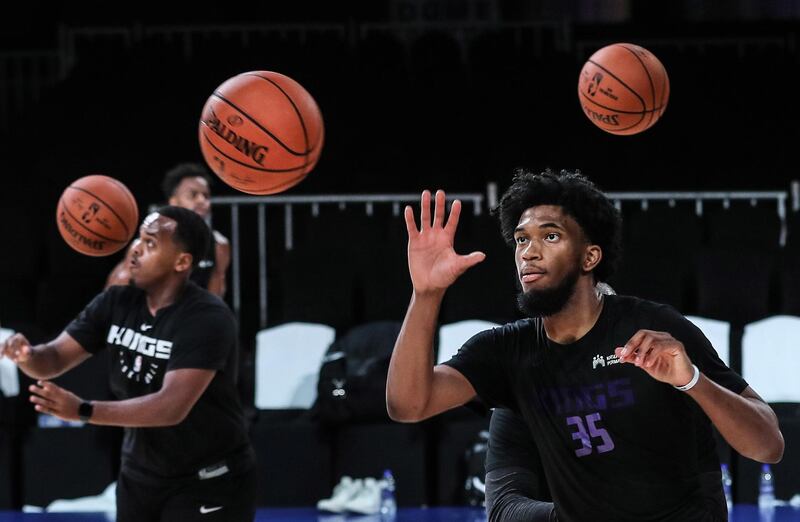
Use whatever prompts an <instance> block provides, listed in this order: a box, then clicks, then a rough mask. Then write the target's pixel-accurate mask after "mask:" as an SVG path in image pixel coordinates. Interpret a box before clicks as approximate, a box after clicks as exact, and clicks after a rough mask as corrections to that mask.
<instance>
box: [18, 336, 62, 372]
mask: <svg viewBox="0 0 800 522" xmlns="http://www.w3.org/2000/svg"><path fill="white" fill-rule="evenodd" d="M17 367H18V368H19V369H20V370H21V371H22V373H24V374H25V375H27V376H28V377H32V378H34V379H53V378H55V377H58V376H59V375H61V374H62V373H64V372H65V371H67V370H68V369H69V368H68V364H67V362H66V361H63V360H62V359H61V357H60V356H59V354H58V351H57V350H56V349H55V348H54V347H53V346H52V344H51V343H47V344H39V345H36V346H33V347H31V354H30V358H29V359H28V360H27V361H25V362H18V363H17Z"/></svg>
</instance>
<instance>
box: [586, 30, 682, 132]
mask: <svg viewBox="0 0 800 522" xmlns="http://www.w3.org/2000/svg"><path fill="white" fill-rule="evenodd" d="M578 98H579V99H580V102H581V107H583V111H584V112H585V113H586V116H587V117H588V118H589V119H590V120H591V121H592V123H594V124H595V125H597V126H598V127H600V128H601V129H603V130H604V131H606V132H610V133H612V134H636V133H638V132H642V131H643V130H646V129H649V128H650V127H651V126H652V125H653V124H654V123H655V122H657V121H658V119H659V118H660V117H661V115H662V114H664V109H666V108H667V101H668V100H669V78H668V77H667V71H666V69H664V66H663V65H662V64H661V62H660V61H659V60H658V58H656V57H655V56H654V55H653V54H652V53H651V52H650V51H648V50H647V49H645V48H643V47H639V46H638V45H633V44H628V43H617V44H612V45H609V46H607V47H603V48H602V49H600V50H599V51H597V52H596V53H594V54H593V55H592V56H591V57H590V58H589V60H588V61H587V62H586V63H585V64H584V65H583V69H581V74H580V76H579V77H578Z"/></svg>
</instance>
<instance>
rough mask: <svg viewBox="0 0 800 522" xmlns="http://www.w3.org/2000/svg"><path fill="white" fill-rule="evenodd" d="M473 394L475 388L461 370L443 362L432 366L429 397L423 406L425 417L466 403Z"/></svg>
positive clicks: (473, 396)
mask: <svg viewBox="0 0 800 522" xmlns="http://www.w3.org/2000/svg"><path fill="white" fill-rule="evenodd" d="M475 395H476V393H475V388H473V387H472V384H471V383H470V382H469V380H467V378H466V377H464V375H463V374H462V373H461V372H459V371H458V370H456V369H455V368H451V367H450V366H446V365H443V364H439V365H437V366H434V367H433V383H432V385H431V398H430V400H429V401H428V405H427V407H426V408H425V418H428V417H433V416H434V415H438V414H439V413H442V412H444V411H447V410H450V409H453V408H456V407H458V406H461V405H463V404H466V403H468V402H469V401H471V400H472V399H474V398H475Z"/></svg>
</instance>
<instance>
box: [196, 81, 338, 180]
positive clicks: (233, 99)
mask: <svg viewBox="0 0 800 522" xmlns="http://www.w3.org/2000/svg"><path fill="white" fill-rule="evenodd" d="M324 133H325V131H324V128H323V123H322V114H321V113H320V111H319V107H317V103H316V102H315V101H314V98H312V97H311V95H310V94H309V93H308V92H307V91H306V90H305V89H304V88H303V86H301V85H300V84H299V83H297V82H296V81H294V80H292V79H291V78H289V77H288V76H284V75H282V74H278V73H276V72H270V71H253V72H247V73H242V74H239V75H238V76H234V77H233V78H231V79H229V80H227V81H226V82H224V83H223V84H222V85H220V86H219V87H217V89H216V90H215V91H214V94H212V95H211V97H210V98H209V99H208V101H207V102H206V104H205V106H204V107H203V113H202V116H201V118H200V149H201V150H202V152H203V157H204V158H205V160H206V163H208V166H209V167H210V168H211V170H213V171H214V172H215V173H216V174H217V176H219V177H220V178H222V180H223V181H224V182H225V183H227V184H228V185H230V186H231V187H233V188H235V189H237V190H241V191H242V192H247V193H248V194H274V193H276V192H282V191H284V190H286V189H288V188H290V187H293V186H294V185H297V184H298V183H300V182H301V181H302V180H303V179H304V178H305V177H306V176H307V175H308V173H309V172H311V169H313V168H314V165H316V164H317V160H319V155H320V152H321V151H322V143H323V139H324Z"/></svg>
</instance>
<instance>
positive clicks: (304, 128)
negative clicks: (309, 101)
mask: <svg viewBox="0 0 800 522" xmlns="http://www.w3.org/2000/svg"><path fill="white" fill-rule="evenodd" d="M245 76H253V77H255V78H261V79H262V80H264V81H266V82H269V83H271V84H272V85H273V86H274V87H275V88H276V89H278V90H279V91H280V92H281V93H282V94H283V95H284V96H286V99H287V100H288V101H289V103H290V104H291V105H292V108H293V109H294V112H295V114H297V118H298V119H299V120H300V127H301V128H302V129H303V140H304V141H305V143H306V154H305V156H306V163H308V155H309V154H310V153H311V148H310V147H309V143H308V129H306V122H305V119H304V118H303V115H302V114H301V113H300V109H298V108H297V104H295V103H294V100H293V99H292V97H291V96H289V95H288V94H287V93H286V91H284V90H283V88H282V87H281V86H280V85H278V83H277V82H275V81H274V80H272V79H270V78H267V77H265V76H261V75H260V74H256V73H247V74H246V75H245Z"/></svg>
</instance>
